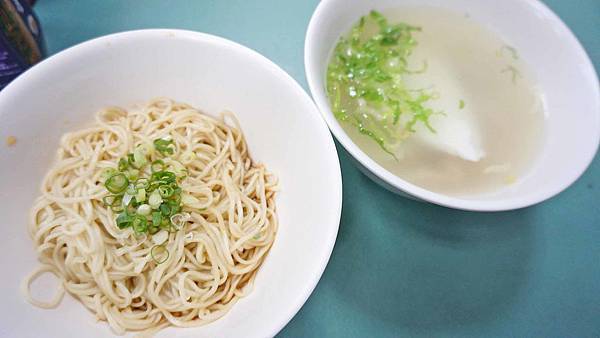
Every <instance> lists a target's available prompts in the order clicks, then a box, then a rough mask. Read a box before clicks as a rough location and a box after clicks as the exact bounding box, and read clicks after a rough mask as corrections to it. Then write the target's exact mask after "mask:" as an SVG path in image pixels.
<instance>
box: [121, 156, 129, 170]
mask: <svg viewBox="0 0 600 338" xmlns="http://www.w3.org/2000/svg"><path fill="white" fill-rule="evenodd" d="M118 168H119V171H125V170H127V168H129V162H127V159H124V158H122V159H120V160H119V165H118Z"/></svg>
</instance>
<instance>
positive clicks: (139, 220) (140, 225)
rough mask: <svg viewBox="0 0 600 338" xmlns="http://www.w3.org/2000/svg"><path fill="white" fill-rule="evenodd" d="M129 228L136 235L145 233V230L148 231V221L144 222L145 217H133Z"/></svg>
mask: <svg viewBox="0 0 600 338" xmlns="http://www.w3.org/2000/svg"><path fill="white" fill-rule="evenodd" d="M131 227H132V228H133V230H134V231H135V232H137V233H142V232H146V230H148V221H147V220H146V217H143V216H141V215H135V216H133V219H132V221H131Z"/></svg>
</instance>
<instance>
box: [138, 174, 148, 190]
mask: <svg viewBox="0 0 600 338" xmlns="http://www.w3.org/2000/svg"><path fill="white" fill-rule="evenodd" d="M149 185H150V181H149V180H148V179H147V178H144V177H142V178H138V179H137V181H135V188H136V189H146V188H148V186H149Z"/></svg>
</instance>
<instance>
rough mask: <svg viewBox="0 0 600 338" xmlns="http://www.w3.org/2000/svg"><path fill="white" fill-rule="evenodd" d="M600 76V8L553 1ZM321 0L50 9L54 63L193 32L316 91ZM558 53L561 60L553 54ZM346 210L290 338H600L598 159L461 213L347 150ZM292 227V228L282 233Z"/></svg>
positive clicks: (581, 1) (593, 3) (55, 2)
mask: <svg viewBox="0 0 600 338" xmlns="http://www.w3.org/2000/svg"><path fill="white" fill-rule="evenodd" d="M546 3H547V4H548V5H549V6H550V7H551V8H552V9H553V10H554V11H556V12H557V13H558V15H559V16H560V17H561V18H562V19H563V20H564V21H565V22H566V23H567V24H568V25H569V26H570V27H571V29H572V30H573V32H574V33H575V34H576V35H577V37H578V38H579V39H580V40H581V42H582V43H583V45H584V46H585V48H586V49H587V51H588V53H589V55H590V57H591V58H592V60H593V62H594V64H595V67H596V69H600V0H547V1H546ZM316 5H317V1H316V0H297V1H281V0H266V1H246V0H239V1H226V0H219V1H200V0H198V1H192V0H189V1H160V0H147V1H133V0H104V1H92V0H87V1H84V0H39V1H38V3H37V4H36V6H35V10H36V12H37V13H38V15H39V17H40V19H41V22H42V27H43V29H44V30H45V34H46V40H47V44H48V49H49V52H50V54H53V53H56V52H58V51H60V50H62V49H65V48H67V47H70V46H72V45H74V44H77V43H79V42H82V41H84V40H87V39H91V38H94V37H98V36H100V35H104V34H109V33H114V32H119V31H124V30H131V29H140V28H158V27H160V28H183V29H190V30H196V31H202V32H207V33H212V34H216V35H220V36H223V37H226V38H229V39H232V40H234V41H237V42H239V43H242V44H244V45H246V46H249V47H250V48H253V49H255V50H257V51H258V52H260V53H262V54H264V55H266V56H267V57H268V58H270V59H271V60H273V61H274V62H275V63H277V64H279V65H280V66H281V67H282V68H283V69H285V70H286V71H287V72H289V73H290V74H291V75H292V76H293V77H294V78H296V80H298V82H299V83H300V84H302V85H303V86H304V88H307V86H306V81H305V76H304V64H303V48H304V33H305V31H306V27H307V25H308V21H309V19H310V16H311V14H312V12H313V10H314V8H315V6H316ZM549 52H552V51H549ZM338 152H339V156H340V159H341V166H342V174H343V182H344V183H343V184H344V202H343V213H342V221H341V225H340V231H339V235H338V238H337V243H336V246H335V249H334V251H333V254H332V256H331V260H330V262H329V265H328V267H327V269H326V270H325V273H324V274H323V277H322V279H321V281H320V282H319V284H318V286H317V288H316V289H315V291H314V293H313V294H312V295H311V297H310V298H309V300H308V301H307V302H306V304H305V305H304V307H303V308H302V309H301V310H300V312H299V313H298V314H297V315H296V316H295V317H294V319H293V320H292V321H291V322H290V323H289V324H288V325H287V326H286V327H285V328H284V329H283V330H282V331H281V332H280V336H282V337H301V336H309V337H364V336H377V337H397V336H426V337H441V336H456V337H471V336H479V337H481V336H486V337H491V336H497V337H506V336H515V337H600V194H599V193H600V159H599V157H596V159H595V160H594V162H593V163H592V165H591V166H590V167H589V169H588V170H587V171H586V173H585V174H584V175H583V177H581V178H580V179H579V180H578V181H577V182H576V183H575V184H574V185H573V186H571V187H570V188H569V189H567V190H566V191H564V192H563V193H561V194H560V195H558V196H556V197H554V198H552V199H551V200H549V201H547V202H544V203H541V204H539V205H536V206H533V207H530V208H527V209H523V210H517V211H511V212H502V213H472V212H463V211H456V210H450V209H446V208H442V207H438V206H435V205H430V204H425V203H420V202H415V201H411V200H407V199H405V198H402V197H399V196H396V195H394V194H392V193H390V192H388V191H386V190H384V189H382V188H380V187H379V186H378V185H376V184H375V183H373V182H371V181H370V180H369V179H368V178H367V177H365V176H364V175H362V174H361V173H360V172H359V171H358V170H357V169H356V168H355V167H354V165H353V164H352V163H351V161H350V156H349V155H348V154H347V153H346V152H345V151H344V149H342V148H341V147H340V146H339V145H338ZM282 226H285V224H282Z"/></svg>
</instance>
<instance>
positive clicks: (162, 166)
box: [100, 139, 186, 264]
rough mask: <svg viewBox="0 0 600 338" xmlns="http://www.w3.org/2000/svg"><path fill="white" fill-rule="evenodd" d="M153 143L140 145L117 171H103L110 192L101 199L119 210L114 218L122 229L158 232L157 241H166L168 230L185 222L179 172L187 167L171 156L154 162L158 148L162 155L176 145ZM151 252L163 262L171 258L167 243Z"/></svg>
mask: <svg viewBox="0 0 600 338" xmlns="http://www.w3.org/2000/svg"><path fill="white" fill-rule="evenodd" d="M154 145H155V148H152V147H151V146H149V145H147V144H144V143H142V144H140V145H138V146H137V147H136V148H135V149H134V151H133V152H132V153H129V154H127V156H126V157H124V158H121V159H120V160H119V162H118V164H117V168H118V170H117V169H114V168H107V169H104V170H103V171H102V172H101V173H100V177H101V178H102V179H103V180H104V185H105V187H106V189H107V190H108V191H109V192H110V193H111V194H110V195H107V196H105V197H103V198H102V202H103V204H104V206H105V207H110V208H111V209H112V211H113V212H115V213H118V216H117V217H116V219H115V220H116V224H117V227H118V228H119V229H125V228H128V227H131V228H132V229H133V230H134V231H135V233H136V234H142V233H144V234H146V233H149V234H151V235H156V236H153V240H154V241H157V240H160V239H161V238H163V239H164V241H166V240H168V237H169V236H168V233H169V232H173V231H176V230H177V228H178V227H181V226H182V225H183V224H184V222H185V220H184V219H183V218H182V216H181V215H180V214H178V213H179V212H180V210H181V196H182V190H181V188H180V187H179V186H178V183H177V177H178V174H177V173H181V172H185V171H186V170H185V167H184V166H183V165H182V164H181V163H179V162H177V161H174V160H172V159H169V158H165V159H164V160H162V159H154V161H152V156H153V154H154V150H155V149H156V150H157V151H158V152H159V153H160V154H162V155H163V156H164V155H167V154H173V153H174V150H175V149H176V148H175V143H174V142H173V141H172V140H170V139H159V140H156V141H155V142H154ZM148 164H149V165H150V167H149V168H148V167H147V165H148ZM140 176H145V177H140ZM161 229H162V230H161ZM161 231H162V232H161ZM164 241H162V242H164ZM157 244H158V243H157ZM151 255H152V256H153V258H155V260H156V261H157V262H158V263H159V264H160V263H161V262H163V261H165V260H166V259H167V258H168V256H169V252H168V251H167V250H166V247H164V246H158V247H156V246H155V247H153V248H152V249H151ZM159 255H160V257H157V256H159Z"/></svg>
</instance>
